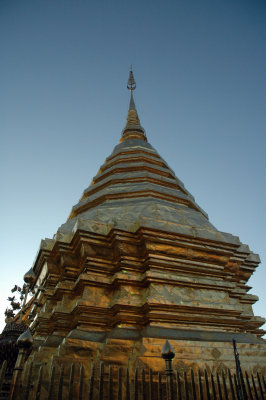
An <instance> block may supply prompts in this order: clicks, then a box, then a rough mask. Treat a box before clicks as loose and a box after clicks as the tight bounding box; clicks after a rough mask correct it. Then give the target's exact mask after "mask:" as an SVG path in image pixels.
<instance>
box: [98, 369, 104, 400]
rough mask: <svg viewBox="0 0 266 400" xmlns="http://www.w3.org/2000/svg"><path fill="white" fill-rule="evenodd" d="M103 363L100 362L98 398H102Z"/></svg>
mask: <svg viewBox="0 0 266 400" xmlns="http://www.w3.org/2000/svg"><path fill="white" fill-rule="evenodd" d="M103 378H104V363H103V362H102V361H101V363H100V382H99V400H103Z"/></svg>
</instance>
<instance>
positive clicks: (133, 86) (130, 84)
mask: <svg viewBox="0 0 266 400" xmlns="http://www.w3.org/2000/svg"><path fill="white" fill-rule="evenodd" d="M127 88H128V89H129V90H130V91H132V90H135V89H136V82H135V79H134V75H133V70H132V65H130V70H129V77H128V81H127Z"/></svg>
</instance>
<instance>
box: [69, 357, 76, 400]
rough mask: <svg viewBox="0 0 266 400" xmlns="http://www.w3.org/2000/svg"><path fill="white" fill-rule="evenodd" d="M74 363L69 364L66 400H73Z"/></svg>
mask: <svg viewBox="0 0 266 400" xmlns="http://www.w3.org/2000/svg"><path fill="white" fill-rule="evenodd" d="M74 368H75V366H74V363H72V364H71V367H70V374H69V385H68V400H73V381H74Z"/></svg>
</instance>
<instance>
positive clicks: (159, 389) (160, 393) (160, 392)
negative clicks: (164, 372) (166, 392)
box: [158, 372, 163, 400]
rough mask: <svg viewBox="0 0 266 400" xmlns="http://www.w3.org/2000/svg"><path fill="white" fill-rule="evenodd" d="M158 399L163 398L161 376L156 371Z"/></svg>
mask: <svg viewBox="0 0 266 400" xmlns="http://www.w3.org/2000/svg"><path fill="white" fill-rule="evenodd" d="M158 400H163V392H162V377H161V373H160V372H158Z"/></svg>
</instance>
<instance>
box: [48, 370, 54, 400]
mask: <svg viewBox="0 0 266 400" xmlns="http://www.w3.org/2000/svg"><path fill="white" fill-rule="evenodd" d="M54 371H55V367H54V365H52V370H51V379H50V382H49V389H48V400H52V395H53V389H54V374H55V372H54Z"/></svg>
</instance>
